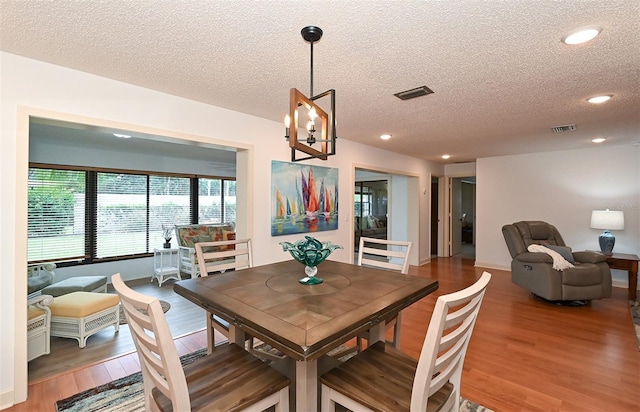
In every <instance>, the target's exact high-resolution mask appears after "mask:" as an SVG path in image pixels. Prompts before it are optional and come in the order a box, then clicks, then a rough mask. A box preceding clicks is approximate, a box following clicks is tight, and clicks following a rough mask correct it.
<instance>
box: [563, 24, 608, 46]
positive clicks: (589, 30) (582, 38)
mask: <svg viewBox="0 0 640 412" xmlns="http://www.w3.org/2000/svg"><path fill="white" fill-rule="evenodd" d="M601 32H602V27H600V26H586V27H581V28H579V29H577V30H574V31H572V32H570V33H569V34H567V35H566V36H564V37H563V38H562V42H563V43H564V44H569V45H574V44H582V43H586V42H588V41H589V40H591V39H593V38H594V37H596V36H597V35H598V34H600V33H601Z"/></svg>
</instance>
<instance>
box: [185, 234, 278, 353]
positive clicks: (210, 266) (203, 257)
mask: <svg viewBox="0 0 640 412" xmlns="http://www.w3.org/2000/svg"><path fill="white" fill-rule="evenodd" d="M195 249H196V257H197V259H198V266H199V268H200V275H201V276H203V277H204V276H215V274H216V273H224V272H225V271H227V270H240V269H245V268H250V267H252V266H253V255H252V249H251V239H237V240H222V241H216V242H200V243H196V244H195ZM214 330H217V331H218V332H220V333H221V334H222V335H224V336H225V337H226V338H227V339H229V322H227V321H226V320H225V319H222V318H221V317H219V316H217V315H214V314H209V313H208V312H207V350H208V352H209V353H211V352H213V351H214V350H215V348H216V346H215V334H214ZM245 346H246V348H247V350H248V351H249V352H252V353H253V354H255V355H259V356H260V357H263V358H268V359H271V360H277V359H282V357H281V356H279V355H277V354H273V353H270V352H268V351H263V350H260V349H256V348H255V347H254V346H255V345H254V339H253V337H252V336H247V338H246V340H245Z"/></svg>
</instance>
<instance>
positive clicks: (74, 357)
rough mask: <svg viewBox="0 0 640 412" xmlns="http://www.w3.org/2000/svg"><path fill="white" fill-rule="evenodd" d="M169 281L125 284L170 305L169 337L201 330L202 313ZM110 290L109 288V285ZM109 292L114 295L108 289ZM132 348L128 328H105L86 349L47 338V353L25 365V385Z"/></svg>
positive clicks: (203, 325)
mask: <svg viewBox="0 0 640 412" xmlns="http://www.w3.org/2000/svg"><path fill="white" fill-rule="evenodd" d="M173 283H174V282H173V281H168V282H165V283H163V285H162V287H158V282H157V281H154V282H153V283H151V282H149V279H148V278H147V279H138V280H135V281H130V282H127V284H128V285H129V286H130V287H132V288H133V289H135V290H137V291H138V292H140V293H144V294H145V295H148V296H155V297H157V298H158V299H161V300H164V301H166V302H169V304H171V308H170V309H169V311H168V312H167V314H166V315H167V322H168V323H169V327H170V328H171V333H172V335H173V336H176V337H177V336H182V335H185V334H188V333H192V332H195V331H197V330H201V329H203V328H204V327H205V319H206V315H205V311H204V309H201V308H200V307H198V306H196V305H194V304H193V303H191V302H189V301H188V300H186V299H185V298H183V297H182V296H179V295H178V294H176V293H175V292H174V291H173ZM110 288H111V286H110ZM108 292H109V293H115V291H114V290H113V289H112V288H111V289H110V290H108ZM135 350H136V348H135V346H134V344H133V340H132V339H131V332H130V331H129V326H128V325H120V331H119V332H118V333H115V329H114V328H112V327H109V328H107V329H104V330H101V331H100V332H98V333H96V334H95V335H93V336H91V337H89V339H88V340H87V346H86V347H85V348H83V349H80V348H79V347H78V341H77V340H75V339H67V338H56V337H52V338H51V353H50V354H49V355H46V356H41V357H39V358H36V359H34V360H32V361H31V362H29V382H35V381H39V380H42V379H45V378H46V377H48V376H52V375H56V374H58V373H61V372H65V371H68V370H73V369H77V368H79V367H82V366H86V365H90V364H92V363H95V362H98V361H102V360H105V359H111V358H113V357H116V356H120V355H123V354H127V353H131V352H133V351H135Z"/></svg>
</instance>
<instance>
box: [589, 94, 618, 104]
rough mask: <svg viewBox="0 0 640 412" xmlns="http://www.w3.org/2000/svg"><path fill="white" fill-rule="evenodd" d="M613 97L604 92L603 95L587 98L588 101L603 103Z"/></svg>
mask: <svg viewBox="0 0 640 412" xmlns="http://www.w3.org/2000/svg"><path fill="white" fill-rule="evenodd" d="M612 97H613V95H612V94H606V95H604V96H594V97H590V98H588V99H587V101H588V102H589V103H593V104H598V103H604V102H606V101H608V100H609V99H611V98H612Z"/></svg>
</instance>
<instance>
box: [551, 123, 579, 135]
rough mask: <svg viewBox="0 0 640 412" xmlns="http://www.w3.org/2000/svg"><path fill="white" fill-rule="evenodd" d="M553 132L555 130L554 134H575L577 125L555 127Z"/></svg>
mask: <svg viewBox="0 0 640 412" xmlns="http://www.w3.org/2000/svg"><path fill="white" fill-rule="evenodd" d="M551 130H553V133H564V132H573V131H574V130H576V125H575V124H566V125H564V126H553V127H552V128H551Z"/></svg>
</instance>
